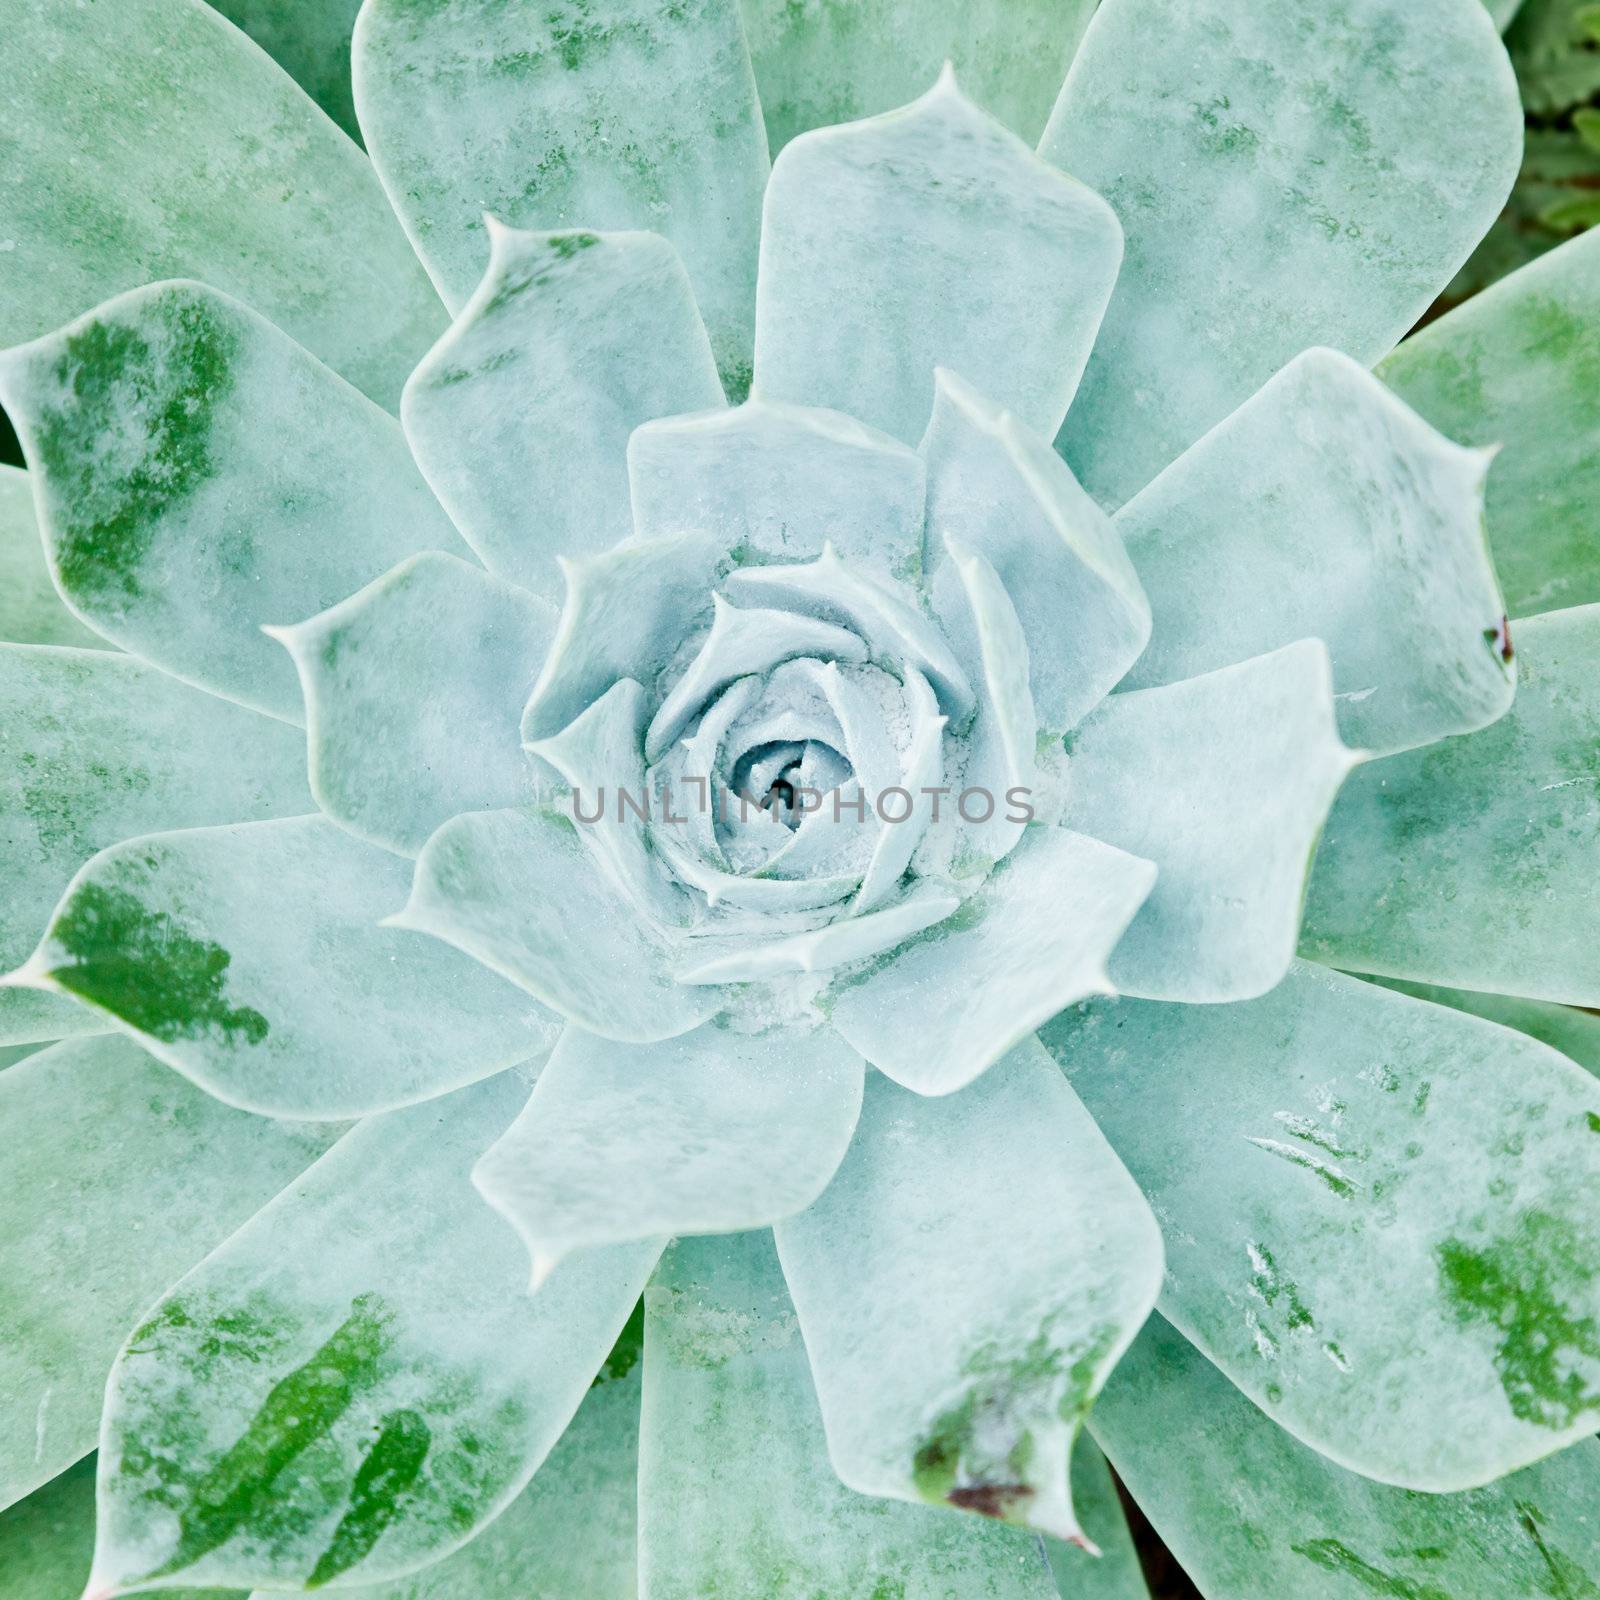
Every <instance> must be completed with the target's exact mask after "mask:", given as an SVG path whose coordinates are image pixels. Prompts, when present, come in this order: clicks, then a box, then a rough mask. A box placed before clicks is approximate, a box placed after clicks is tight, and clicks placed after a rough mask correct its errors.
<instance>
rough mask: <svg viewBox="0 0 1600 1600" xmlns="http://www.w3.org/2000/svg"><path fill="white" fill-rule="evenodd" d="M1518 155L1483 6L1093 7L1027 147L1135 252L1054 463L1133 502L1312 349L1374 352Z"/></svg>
mask: <svg viewBox="0 0 1600 1600" xmlns="http://www.w3.org/2000/svg"><path fill="white" fill-rule="evenodd" d="M1463 106H1471V107H1472V114H1471V116H1463V115H1462V114H1461V107H1463ZM1521 145H1522V116H1521V108H1520V106H1519V104H1518V100H1517V86H1516V80H1515V79H1514V78H1513V76H1512V73H1511V67H1510V64H1509V63H1508V62H1507V60H1506V55H1505V51H1504V49H1503V48H1502V46H1501V44H1500V40H1499V38H1498V37H1497V36H1496V33H1495V28H1494V24H1493V23H1492V22H1491V21H1490V19H1489V15H1488V13H1487V12H1486V11H1485V10H1484V8H1483V6H1482V5H1481V4H1478V3H1477V0H1340V3H1338V4H1335V5H1329V4H1326V3H1324V0H1279V3H1276V4H1272V5H1252V6H1248V7H1243V8H1241V7H1240V6H1239V5H1238V4H1236V3H1235V0H1186V3H1185V4H1183V5H1181V6H1176V5H1169V4H1158V3H1155V0H1105V3H1104V4H1102V5H1101V6H1100V8H1099V10H1098V11H1097V12H1096V13H1095V16H1094V19H1093V21H1091V22H1090V24H1089V27H1088V30H1087V32H1086V33H1085V35H1084V39H1083V44H1082V46H1081V47H1080V49H1079V51H1078V54H1077V56H1076V58H1075V59H1074V61H1073V64H1072V69H1071V71H1070V72H1069V73H1068V75H1067V81H1066V83H1065V84H1064V85H1063V87H1062V90H1061V98H1060V99H1059V100H1058V101H1057V102H1056V107H1055V110H1054V111H1053V112H1052V113H1051V116H1050V122H1049V125H1048V126H1047V127H1046V128H1045V132H1044V137H1043V139H1042V140H1041V141H1040V144H1039V151H1040V154H1041V155H1043V156H1044V157H1045V159H1046V160H1047V161H1052V162H1054V163H1055V164H1056V165H1057V166H1059V167H1060V168H1061V169H1062V170H1063V171H1065V172H1070V173H1072V175H1073V176H1074V177H1076V178H1081V179H1082V180H1083V181H1084V182H1085V183H1087V184H1089V185H1091V186H1092V187H1093V188H1095V189H1098V190H1099V191H1100V193H1101V194H1103V195H1104V196H1105V198H1106V199H1107V200H1108V201H1109V202H1110V203H1111V207H1112V209H1113V210H1114V211H1115V212H1116V214H1117V216H1118V218H1119V220H1120V221H1121V223H1122V227H1123V230H1124V232H1125V234H1126V236H1127V246H1128V259H1127V264H1126V266H1125V267H1124V269H1123V271H1122V274H1121V276H1120V277H1119V278H1118V280H1117V288H1116V293H1115V294H1114V295H1113V296H1112V300H1111V304H1110V307H1109V309H1108V310H1107V312H1106V319H1105V325H1104V327H1103V328H1102V329H1101V332H1100V337H1099V340H1098V341H1097V342H1096V345H1095V349H1094V354H1093V356H1091V358H1090V361H1089V366H1088V370H1087V371H1086V373H1085V374H1084V380H1083V385H1082V387H1081V389H1080V390H1079V392H1078V396H1077V399H1076V400H1075V402H1074V404H1073V409H1072V412H1071V414H1070V415H1069V416H1068V418H1067V422H1066V426H1065V428H1064V429H1063V430H1062V432H1061V435H1060V438H1059V439H1058V441H1057V442H1058V444H1059V445H1060V447H1061V449H1062V452H1063V453H1064V454H1065V456H1066V458H1067V460H1068V461H1069V462H1070V463H1071V464H1072V466H1073V468H1074V470H1076V472H1077V473H1078V475H1079V477H1080V478H1082V480H1083V482H1084V485H1085V486H1086V487H1087V488H1088V489H1089V490H1090V491H1091V492H1092V493H1093V494H1094V495H1095V496H1096V497H1097V498H1099V499H1101V500H1103V501H1105V502H1106V503H1108V504H1118V503H1120V502H1122V501H1124V500H1126V499H1128V498H1129V497H1130V496H1131V495H1132V494H1134V493H1135V492H1136V491H1137V490H1138V489H1140V488H1142V487H1143V486H1144V484H1146V483H1148V482H1149V480H1150V479H1151V478H1153V477H1154V476H1155V474H1156V473H1157V472H1159V471H1160V470H1161V468H1162V467H1164V466H1166V464H1167V463H1168V462H1169V461H1171V460H1172V459H1173V457H1174V456H1176V455H1178V454H1179V453H1180V452H1181V451H1182V450H1183V449H1185V447H1187V446H1188V445H1189V444H1191V443H1192V442H1193V441H1194V440H1195V439H1197V438H1199V437H1200V435H1201V434H1202V433H1204V432H1205V431H1206V430H1207V429H1208V428H1210V427H1211V426H1212V425H1213V424H1215V423H1217V422H1220V421H1221V420H1222V419H1223V418H1224V417H1225V416H1227V415H1228V414H1229V413H1230V412H1231V411H1232V410H1233V409H1234V408H1235V407H1236V406H1238V405H1240V404H1241V403H1242V402H1243V401H1244V400H1245V399H1246V398H1247V397H1248V396H1249V395H1251V394H1253V393H1254V392H1255V391H1256V390H1257V389H1259V388H1260V387H1261V385H1262V384H1263V383H1265V382H1266V381H1267V379H1268V378H1270V377H1271V376H1272V374H1273V373H1274V372H1276V371H1277V370H1278V369H1279V368H1280V367H1281V366H1282V365H1283V364H1284V363H1285V362H1286V361H1288V360H1289V359H1290V358H1291V357H1292V356H1295V355H1297V354H1299V352H1300V351H1302V350H1304V349H1306V348H1307V347H1308V346H1311V345H1331V346H1333V347H1334V348H1335V349H1338V350H1342V351H1344V352H1345V353H1346V354H1347V355H1350V356H1353V357H1354V358H1355V359H1356V360H1357V361H1360V362H1371V361H1375V360H1377V358H1378V357H1379V356H1382V355H1384V354H1385V353H1387V351H1388V350H1389V349H1390V348H1391V347H1392V346H1393V345H1394V343H1395V341H1396V340H1397V339H1399V337H1400V336H1401V335H1402V334H1403V333H1404V332H1405V331H1406V329H1407V328H1409V327H1410V326H1411V325H1412V324H1413V323H1414V322H1415V321H1416V320H1417V318H1418V317H1419V316H1421V314H1422V313H1423V311H1425V310H1426V309H1427V307H1428V305H1429V304H1430V303H1431V302H1432V300H1433V298H1434V296H1435V295H1437V294H1438V293H1439V291H1440V290H1441V289H1442V288H1444V286H1445V284H1446V283H1448V282H1449V280H1450V278H1451V275H1452V274H1453V273H1454V272H1455V270H1456V268H1457V267H1459V266H1460V265H1461V263H1462V262H1463V261H1465V260H1466V258H1467V255H1468V253H1469V252H1470V251H1471V249H1472V247H1473V246H1474V245H1475V244H1476V243H1477V242H1478V240H1479V238H1480V237H1481V236H1482V234H1483V233H1484V231H1485V229H1487V228H1488V226H1489V224H1490V223H1491V222H1492V221H1493V220H1494V217H1495V213H1496V212H1498V211H1499V209H1500V204H1501V202H1502V201H1503V200H1504V199H1505V196H1506V192H1507V191H1508V190H1509V189H1510V187H1511V181H1512V179H1513V178H1514V177H1515V176H1516V171H1517V158H1518V154H1519V152H1520V150H1521Z"/></svg>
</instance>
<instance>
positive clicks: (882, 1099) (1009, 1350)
mask: <svg viewBox="0 0 1600 1600" xmlns="http://www.w3.org/2000/svg"><path fill="white" fill-rule="evenodd" d="M775 1231H776V1235H777V1240H778V1249H779V1253H780V1254H781V1256H782V1258H783V1269H784V1274H785V1276H786V1277H787V1279H788V1281H789V1288H790V1291H791V1293H792V1294H793V1295H794V1303H795V1309H796V1310H797V1311H798V1313H799V1316H800V1327H801V1330H802V1332H803V1333H804V1334H805V1341H806V1349H807V1350H808V1351H809V1352H810V1355H811V1365H812V1369H813V1371H814V1372H815V1374H816V1380H817V1394H818V1398H819V1399H820V1401H821V1403H822V1415H823V1419H824V1421H825V1422H826V1424H827V1430H828V1450H829V1454H830V1456H831V1457H832V1460H833V1464H834V1467H835V1469H836V1470H837V1471H838V1473H839V1476H840V1477H841V1478H842V1479H843V1480H844V1481H845V1482H846V1483H847V1484H848V1485H850V1487H852V1488H854V1489H858V1490H861V1491H862V1492H864V1493H870V1494H882V1495H892V1496H894V1497H896V1498H898V1499H904V1500H919V1499H920V1500H928V1501H932V1502H934V1503H936V1504H947V1505H950V1506H956V1507H959V1508H961V1509H963V1510H967V1511H975V1512H978V1513H981V1514H982V1515H985V1516H991V1517H999V1518H1001V1519H1003V1520H1005V1521H1008V1522H1016V1523H1020V1524H1023V1525H1025V1526H1028V1527H1032V1528H1035V1529H1039V1530H1042V1531H1044V1532H1046V1533H1050V1534H1053V1535H1055V1536H1056V1537H1057V1538H1069V1539H1078V1538H1081V1537H1082V1533H1081V1530H1080V1528H1079V1526H1078V1522H1077V1518H1076V1517H1075V1515H1074V1512H1073V1508H1072V1497H1071V1493H1070V1489H1069V1484H1068V1468H1067V1463H1068V1458H1069V1456H1070V1453H1071V1450H1072V1441H1073V1438H1074V1436H1075V1435H1076V1434H1077V1431H1078V1427H1079V1424H1080V1423H1081V1421H1082V1419H1083V1417H1084V1415H1085V1413H1086V1412H1087V1411H1088V1409H1089V1407H1090V1405H1091V1404H1092V1403H1093V1401H1094V1397H1095V1395H1096V1394H1097V1393H1098V1392H1099V1389H1100V1386H1101V1384H1102V1383H1104V1382H1105V1378H1106V1374H1107V1373H1108V1372H1109V1371H1110V1370H1111V1368H1112V1366H1113V1365H1114V1364H1115V1362H1116V1359H1117V1357H1118V1356H1119V1355H1120V1354H1121V1352H1122V1350H1123V1349H1124V1348H1125V1347H1126V1346H1127V1344H1128V1342H1129V1341H1130V1340H1131V1339H1132V1338H1133V1336H1134V1334H1135V1333H1137V1332H1138V1329H1139V1325H1140V1323H1141V1322H1143V1321H1144V1319H1145V1316H1146V1314H1147V1313H1148V1312H1149V1310H1150V1307H1151V1306H1152V1305H1153V1304H1154V1303H1155V1298H1156V1293H1157V1290H1158V1289H1159V1288H1160V1286H1161V1235H1160V1233H1159V1232H1158V1230H1157V1228H1156V1222H1155V1218H1154V1217H1152V1216H1151V1214H1150V1211H1149V1208H1148V1207H1147V1206H1146V1205H1145V1203H1144V1201H1143V1199H1142V1198H1141V1197H1140V1194H1139V1191H1138V1189H1137V1188H1136V1187H1135V1186H1134V1182H1133V1180H1132V1179H1131V1178H1130V1177H1129V1176H1128V1174H1127V1172H1126V1171H1125V1170H1124V1168H1123V1167H1122V1164H1121V1163H1120V1162H1119V1161H1118V1160H1117V1158H1116V1156H1115V1155H1113V1154H1112V1151H1111V1147H1110V1146H1109V1145H1108V1144H1107V1143H1106V1142H1105V1140H1104V1139H1103V1138H1102V1137H1101V1135H1100V1133H1099V1132H1098V1130H1097V1129H1096V1128H1095V1125H1094V1123H1093V1121H1092V1120H1091V1119H1090V1117H1089V1114H1088V1113H1087V1112H1086V1111H1085V1110H1084V1108H1083V1106H1082V1105H1081V1104H1080V1103H1079V1101H1078V1098H1077V1096H1076V1095H1075V1094H1073V1093H1072V1091H1071V1090H1070V1089H1069V1088H1068V1087H1067V1085H1066V1083H1065V1082H1064V1081H1063V1080H1062V1078H1061V1076H1060V1074H1059V1073H1058V1072H1056V1070H1055V1068H1054V1066H1053V1064H1052V1063H1051V1061H1050V1058H1049V1057H1048V1056H1047V1055H1046V1054H1045V1052H1044V1050H1043V1049H1041V1048H1040V1046H1039V1044H1038V1042H1037V1041H1035V1040H1032V1039H1030V1040H1029V1041H1028V1042H1027V1043H1026V1044H1024V1045H1022V1046H1021V1047H1019V1048H1018V1049H1017V1050H1015V1051H1014V1052H1013V1053H1012V1054H1011V1055H1010V1056H1008V1057H1007V1058H1006V1060H1004V1061H1002V1062H1001V1063H999V1064H998V1065H997V1066H996V1067H994V1068H993V1069H992V1070H991V1071H990V1072H989V1073H988V1074H987V1075H986V1076H985V1077H984V1078H983V1080H982V1081H981V1082H980V1083H977V1084H975V1085H973V1087H971V1088H969V1089H967V1090H966V1091H965V1092H964V1093H962V1094H959V1095H950V1096H948V1097H945V1098H939V1099H931V1098H925V1097H923V1096H921V1095H915V1094H911V1093H908V1092H907V1091H906V1090H904V1089H901V1088H899V1087H898V1086H897V1085H895V1084H892V1083H890V1082H888V1080H887V1079H884V1078H881V1077H873V1078H871V1079H870V1081H869V1083H868V1086H867V1094H866V1100H865V1103H864V1105H863V1107H862V1112H861V1126H860V1128H859V1130H858V1131H857V1134H856V1138H855V1142H854V1144H853V1145H852V1146H851V1149H850V1153H849V1154H848V1155H847V1156H846V1157H845V1160H844V1164H843V1166H841V1167H840V1169H839V1173H838V1176H837V1177H836V1178H835V1179H834V1180H833V1182H832V1183H831V1184H830V1185H829V1186H828V1188H827V1189H826V1190H825V1191H824V1193H823V1196H822V1198H821V1199H820V1200H819V1201H818V1202H817V1203H816V1204H815V1205H814V1206H812V1208H811V1209H810V1210H809V1211H806V1212H802V1213H801V1214H800V1215H799V1216H798V1217H792V1218H790V1219H789V1220H788V1221H786V1222H780V1223H779V1224H778V1226H777V1228H776V1230H775Z"/></svg>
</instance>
